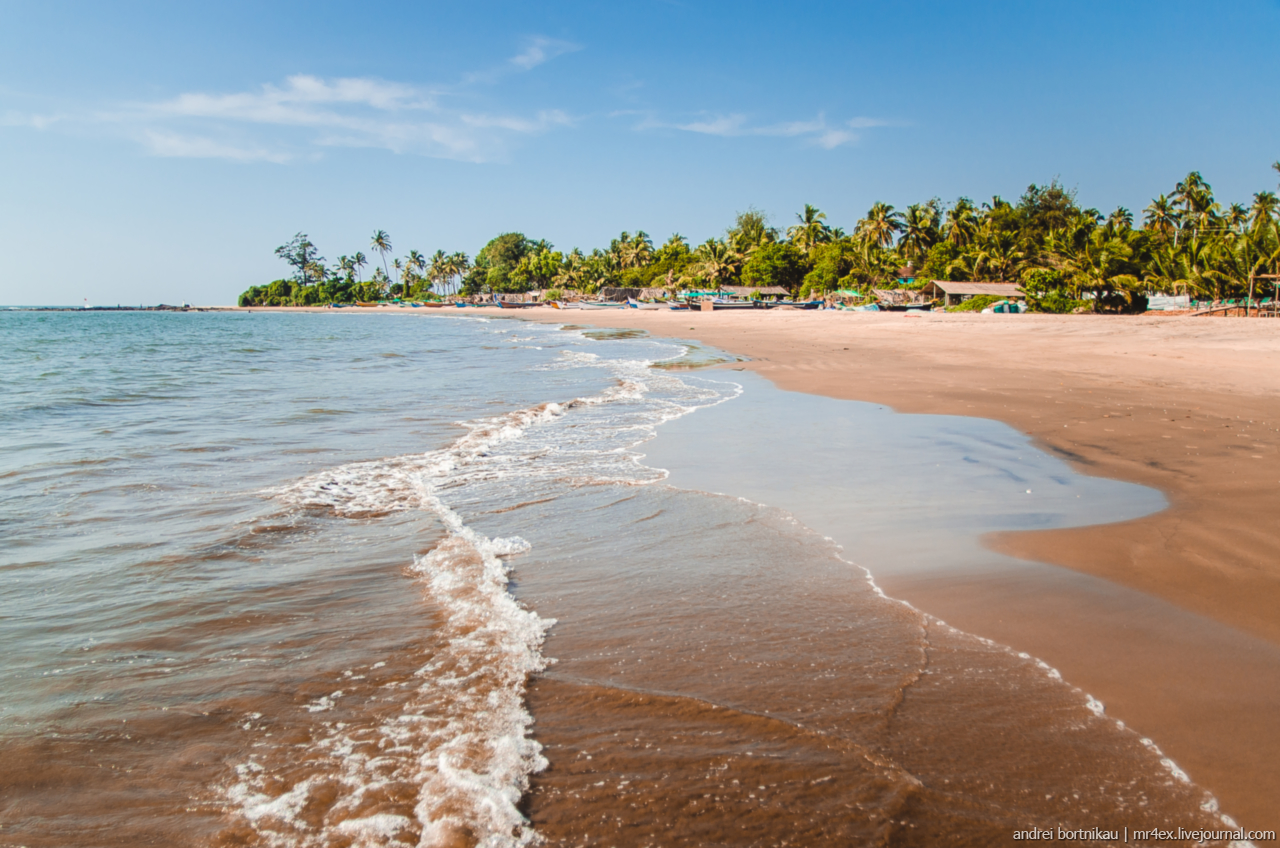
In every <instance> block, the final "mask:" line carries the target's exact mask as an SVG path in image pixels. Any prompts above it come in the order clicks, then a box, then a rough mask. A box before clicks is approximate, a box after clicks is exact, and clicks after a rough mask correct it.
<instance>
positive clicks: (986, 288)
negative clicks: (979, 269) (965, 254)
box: [920, 280, 1027, 306]
mask: <svg viewBox="0 0 1280 848" xmlns="http://www.w3.org/2000/svg"><path fill="white" fill-rule="evenodd" d="M920 293H921V294H923V295H924V296H925V297H928V298H930V299H932V300H938V299H939V298H941V299H942V302H943V303H944V304H945V305H947V306H955V305H956V304H958V303H964V302H965V301H966V300H968V299H969V298H971V297H976V296H977V295H980V294H989V295H995V296H996V297H1003V298H1005V299H1006V300H1026V298H1027V296H1026V294H1024V293H1023V291H1022V289H1020V288H1018V286H1017V284H1016V283H981V282H979V283H955V282H952V281H950V280H934V281H933V282H931V283H929V284H928V285H926V286H925V287H924V288H922V289H920Z"/></svg>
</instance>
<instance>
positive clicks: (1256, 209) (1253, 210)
mask: <svg viewBox="0 0 1280 848" xmlns="http://www.w3.org/2000/svg"><path fill="white" fill-rule="evenodd" d="M1277 211H1280V201H1278V200H1277V199H1276V196H1275V193H1274V192H1270V191H1260V192H1258V193H1257V194H1255V195H1254V196H1253V206H1252V207H1250V209H1249V229H1250V230H1252V231H1254V232H1258V231H1261V230H1263V229H1265V228H1266V226H1267V225H1268V224H1270V223H1271V222H1272V221H1274V220H1275V219H1276V213H1277Z"/></svg>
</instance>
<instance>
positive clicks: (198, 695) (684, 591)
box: [0, 313, 1216, 846]
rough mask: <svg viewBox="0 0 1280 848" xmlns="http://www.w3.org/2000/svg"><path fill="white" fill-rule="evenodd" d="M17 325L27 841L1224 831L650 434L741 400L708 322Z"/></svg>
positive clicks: (4, 743) (11, 695) (21, 798)
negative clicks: (700, 488)
mask: <svg viewBox="0 0 1280 848" xmlns="http://www.w3.org/2000/svg"><path fill="white" fill-rule="evenodd" d="M0 321H3V322H4V328H5V333H6V338H7V339H8V340H10V349H11V355H10V356H9V357H7V358H6V360H5V361H4V362H3V363H2V364H0V393H2V394H0V399H2V404H0V445H2V446H3V448H4V450H3V452H2V453H0V455H2V456H3V459H2V460H0V477H2V478H3V479H4V481H5V485H4V488H3V490H2V491H0V505H2V506H0V527H2V528H3V531H4V533H3V537H2V539H0V580H2V581H3V586H4V589H5V591H4V593H3V595H0V640H2V641H3V644H4V645H5V647H6V650H5V652H4V654H3V656H0V717H2V718H3V729H0V751H2V752H3V756H4V762H5V763H6V769H5V773H4V776H3V777H0V798H3V802H0V803H2V806H0V841H2V842H4V843H6V844H22V845H32V846H34V845H117V844H118V845H125V844H129V845H132V844H145V843H158V844H172V845H185V844H192V845H195V844H202V845H208V844H214V845H219V844H220V845H334V846H339V845H341V846H348V845H386V844H422V845H475V844H483V845H493V846H497V845H513V844H524V843H529V842H532V841H534V840H536V839H537V838H539V837H541V838H544V839H546V840H548V841H550V842H552V843H564V844H599V843H609V844H637V845H638V844H650V843H658V842H661V843H663V844H786V843H791V842H796V841H798V842H803V843H808V844H827V843H830V844H848V842H849V841H850V839H856V840H858V841H862V842H870V843H877V844H917V843H918V844H934V843H936V842H937V841H940V840H942V839H943V838H946V839H948V841H951V842H955V843H956V844H974V845H977V844H990V843H991V842H992V841H1003V840H1004V839H1006V838H1008V836H1009V835H1010V834H1011V833H1012V831H1013V830H1014V829H1015V828H1016V827H1025V826H1028V825H1030V824H1033V823H1039V824H1045V823H1046V822H1048V821H1053V822H1060V823H1063V824H1064V825H1065V824H1071V823H1076V824H1077V825H1078V826H1080V827H1095V826H1106V825H1108V824H1114V823H1117V822H1123V823H1124V824H1128V825H1129V826H1137V824H1138V823H1146V825H1147V826H1156V825H1159V824H1169V823H1173V824H1175V825H1183V826H1191V825H1194V824H1197V823H1204V824H1208V823H1213V822H1214V821H1216V819H1215V817H1214V816H1213V815H1212V814H1211V811H1210V810H1209V809H1202V806H1207V805H1208V798H1207V796H1206V795H1205V793H1204V792H1203V791H1201V790H1200V789H1198V788H1197V787H1195V786H1193V785H1190V784H1189V783H1187V782H1185V781H1184V780H1181V779H1179V775H1178V774H1177V773H1176V771H1172V770H1171V769H1170V768H1169V767H1167V766H1166V765H1162V764H1161V762H1160V756H1159V755H1158V753H1156V752H1155V751H1154V750H1153V749H1152V748H1151V747H1150V746H1149V745H1147V744H1144V743H1143V741H1142V740H1140V739H1138V737H1136V736H1135V735H1133V734H1131V733H1128V732H1127V731H1125V730H1123V729H1122V728H1119V727H1117V726H1116V724H1115V723H1114V722H1113V721H1111V720H1109V719H1107V718H1105V717H1104V716H1101V715H1098V714H1096V713H1095V711H1093V710H1091V709H1090V705H1089V703H1088V702H1087V701H1086V699H1085V697H1084V695H1083V694H1082V693H1079V692H1077V691H1075V690H1073V689H1072V688H1071V687H1070V686H1069V685H1066V684H1064V683H1063V682H1061V681H1060V680H1058V679H1057V678H1056V676H1055V675H1054V674H1053V673H1052V672H1051V671H1050V670H1048V669H1046V668H1045V667H1043V665H1042V664H1038V663H1037V662H1036V661H1035V660H1034V659H1032V658H1030V657H1026V656H1019V655H1016V654H1014V653H1012V652H1010V651H1007V650H1005V649H1002V648H1000V647H999V646H995V645H991V644H987V643H984V642H982V641H980V640H977V639H974V638H973V637H969V636H966V635H965V634H962V633H959V632H956V631H953V630H951V629H950V628H948V627H946V626H944V625H940V624H939V623H937V622H935V621H932V620H931V619H929V618H927V617H926V616H924V615H922V614H920V613H918V612H916V611H915V610H913V609H911V608H909V607H906V606H904V605H902V604H899V603H896V602H894V601H891V600H888V599H886V598H884V597H883V596H882V595H881V594H880V593H879V592H878V591H877V590H876V589H875V587H874V586H873V584H871V583H870V582H869V581H868V579H867V576H866V574H865V573H864V572H862V571H861V570H859V569H858V568H856V567H855V566H853V565H851V564H850V563H849V562H847V561H845V560H844V559H843V558H842V556H841V553H840V551H839V550H838V549H837V548H836V547H835V546H834V545H833V544H832V543H831V542H830V541H828V540H826V539H824V538H823V537H822V536H820V535H818V534H816V533H814V532H813V531H811V530H809V529H808V528H806V527H804V526H802V525H800V524H798V523H797V522H796V521H795V519H794V518H793V517H791V516H790V515H789V514H788V513H786V512H782V511H780V510H777V509H775V508H773V507H770V506H767V505H761V504H757V503H753V502H747V501H742V500H739V499H737V498H732V497H718V496H713V495H707V494H701V493H697V492H690V491H685V490H681V489H678V488H674V487H672V486H670V485H668V484H667V483H665V482H664V480H665V478H666V474H665V472H663V471H662V470H660V469H657V468H654V467H653V466H652V465H649V464H645V463H642V462H640V461H639V450H642V448H640V447H639V446H640V445H642V444H643V443H644V442H645V441H646V440H648V439H649V438H651V437H652V435H653V434H654V433H655V432H656V431H657V429H658V428H660V427H661V426H662V425H663V424H664V423H665V422H668V421H673V420H676V419H679V418H682V417H684V416H687V415H689V414H690V413H691V412H694V411H695V410H697V409H704V408H707V407H709V406H713V405H719V404H730V405H731V404H734V403H736V402H738V398H739V395H740V393H741V391H742V388H741V386H740V385H738V384H737V383H736V382H734V381H733V380H732V377H731V375H726V374H723V373H719V372H715V373H710V372H695V373H690V372H682V371H678V370H669V369H656V368H652V367H650V366H651V365H653V364H654V363H655V362H657V361H659V360H663V359H670V358H671V357H673V356H677V355H679V354H680V353H681V352H682V350H683V348H682V347H681V346H679V345H677V344H674V343H669V342H657V341H654V340H650V339H646V338H590V337H589V336H588V335H587V334H584V333H582V332H579V331H561V330H557V329H555V328H551V327H541V326H534V325H528V324H520V323H516V322H511V321H505V320H489V319H465V318H463V319H459V318H454V317H444V316H431V317H424V316H415V315H412V314H406V315H404V316H400V315H395V316H387V315H377V316H360V315H345V314H332V315H258V314H254V315H244V314H237V315H216V314H215V315H209V314H194V315H191V314H184V315H163V314H159V315H157V314H122V315H96V314H95V315H81V314H75V313H70V314H56V315H33V314H30V313H11V314H5V315H3V316H0ZM697 356H702V354H700V353H699V354H697ZM704 358H705V357H704ZM727 408H731V407H727ZM694 414H695V415H696V412H695V413H694ZM459 422H461V423H459ZM921 426H923V427H924V430H922V436H921V437H922V438H928V425H927V424H924V425H921ZM939 432H941V431H939ZM940 438H941V436H940ZM910 474H911V472H910V471H904V476H910ZM869 485H871V484H869ZM766 503H767V502H766ZM945 506H946V505H945V499H944V502H943V503H942V504H941V505H940V506H939V509H942V511H943V513H944V515H943V516H942V517H941V518H940V519H939V521H940V522H941V523H942V524H943V525H944V526H947V525H946V516H945ZM962 535H963V533H962V532H961V529H959V526H958V525H957V529H956V530H955V533H954V538H960V537H961V536H962ZM529 679H532V681H533V682H532V684H531V685H530V686H528V687H527V686H526V682H527V681H528V680H529ZM535 722H536V723H535Z"/></svg>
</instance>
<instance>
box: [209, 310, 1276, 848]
mask: <svg viewBox="0 0 1280 848" xmlns="http://www.w3.org/2000/svg"><path fill="white" fill-rule="evenodd" d="M229 311H250V312H251V311H252V309H251V308H244V309H235V310H229ZM259 311H261V312H268V313H272V312H286V311H287V312H328V313H332V312H333V310H328V309H323V308H301V307H293V308H289V307H275V308H259ZM366 312H374V313H377V314H393V315H422V314H426V315H436V314H441V313H439V312H438V311H435V310H421V309H419V310H412V309H406V310H400V309H380V310H351V314H365V313H366ZM338 314H347V311H346V310H341V311H339V312H338ZM445 314H453V313H445ZM463 314H468V315H472V316H474V315H477V314H480V315H483V316H484V317H490V318H495V317H500V318H511V319H514V320H523V321H533V322H538V323H547V324H575V325H578V326H590V327H597V328H617V329H635V330H643V331H645V332H647V333H649V334H651V335H653V336H654V337H658V338H675V339H685V340H694V341H698V342H701V343H705V344H706V345H708V346H711V347H714V348H717V349H719V350H722V351H725V352H726V353H730V354H736V355H740V356H744V357H748V360H747V361H743V362H738V363H734V364H733V366H732V367H734V368H743V369H749V370H751V371H754V372H756V373H757V374H759V375H760V376H761V377H763V378H765V379H767V380H769V381H770V382H771V383H773V384H774V385H775V386H777V387H778V388H780V389H784V390H790V391H795V392H801V393H805V394H809V395H818V396H826V397H831V398H837V399H843V400H856V401H866V402H871V403H877V404H883V405H886V406H889V407H892V408H893V409H894V410H896V411H898V412H902V413H922V414H942V415H961V416H971V417H978V418H989V419H994V420H998V421H1002V422H1004V423H1006V424H1008V425H1010V426H1012V427H1013V428H1015V429H1016V430H1018V431H1020V432H1022V433H1024V434H1027V435H1028V436H1030V438H1031V439H1032V442H1033V444H1034V445H1035V446H1036V447H1037V448H1039V449H1041V450H1043V451H1045V452H1047V453H1049V454H1051V455H1053V456H1056V457H1058V458H1061V459H1063V460H1065V461H1067V462H1068V463H1069V464H1070V465H1071V466H1072V467H1073V468H1074V469H1075V470H1076V471H1078V472H1080V473H1082V474H1085V475H1091V476H1099V477H1108V478H1112V479H1118V480H1124V481H1128V482H1133V483H1139V484H1142V485H1146V486H1149V487H1151V488H1154V489H1157V490H1159V491H1160V492H1162V493H1163V494H1164V495H1165V497H1166V498H1167V500H1168V506H1167V508H1165V509H1164V510H1162V511H1160V512H1156V513H1154V514H1152V515H1149V516H1146V517H1143V518H1138V519H1134V520H1132V521H1125V522H1121V523H1116V524H1095V525H1089V526H1084V527H1075V528H1069V529H1057V530H1031V531H1017V532H1001V533H995V534H991V535H990V536H988V537H986V538H984V540H983V541H984V543H985V544H986V545H987V546H988V548H989V549H990V550H992V551H994V552H997V553H998V554H1006V555H1008V556H1011V557H1016V558H1017V560H1020V561H1021V562H1020V563H1017V564H1016V565H1017V567H1015V568H1007V567H1006V568H1000V567H995V568H992V569H991V570H982V569H978V568H973V569H970V570H968V571H965V570H964V569H960V570H959V572H960V573H951V574H946V575H941V574H931V575H923V576H922V575H905V574H898V575H893V574H879V573H877V574H876V575H875V577H876V581H877V583H878V584H879V585H880V586H882V587H883V588H884V590H885V591H886V592H888V593H889V594H890V595H891V596H893V597H895V598H899V599H902V600H905V601H907V602H908V603H910V604H912V605H913V606H915V607H917V608H919V609H921V610H923V611H925V612H927V613H929V614H931V615H934V616H936V617H937V618H939V619H943V620H945V621H947V622H948V623H950V624H952V625H954V626H957V627H959V628H960V629H962V630H964V631H967V632H969V633H973V634H975V635H978V636H982V637H985V638H989V639H992V640H994V641H996V642H998V643H1001V644H1005V645H1009V646H1011V647H1013V648H1014V649H1015V650H1019V651H1027V652H1029V653H1031V654H1033V655H1035V656H1036V657H1038V658H1040V659H1043V660H1044V661H1046V662H1048V663H1049V664H1050V665H1051V666H1053V667H1055V668H1057V669H1058V670H1059V671H1060V672H1061V673H1062V674H1063V676H1064V677H1065V679H1066V680H1068V681H1069V682H1070V683H1071V684H1072V685H1075V686H1078V687H1080V688H1081V689H1083V690H1084V691H1086V692H1088V693H1089V694H1090V695H1092V696H1094V697H1097V698H1099V699H1100V700H1101V701H1102V702H1104V703H1105V704H1106V705H1107V713H1108V714H1109V715H1110V716H1112V717H1113V718H1116V719H1120V720H1122V721H1124V722H1125V723H1126V724H1127V725H1128V726H1130V727H1132V728H1133V729H1134V730H1136V731H1137V732H1139V733H1140V734H1142V735H1144V736H1149V737H1151V738H1152V739H1154V740H1155V742H1156V743H1157V744H1158V745H1160V747H1161V748H1162V749H1163V750H1164V752H1165V754H1166V755H1167V756H1169V757H1170V758H1171V759H1172V760H1173V761H1175V762H1176V763H1177V764H1178V765H1179V766H1180V767H1181V768H1182V769H1184V770H1185V771H1186V772H1187V773H1188V774H1189V775H1190V777H1191V779H1192V780H1193V781H1195V782H1196V783H1198V784H1199V785H1201V786H1202V787H1204V788H1205V789H1207V790H1209V791H1210V792H1212V793H1213V794H1214V795H1215V796H1216V797H1217V798H1218V799H1219V801H1220V802H1221V805H1222V808H1223V809H1224V810H1225V811H1226V812H1227V813H1228V814H1230V815H1231V816H1233V817H1234V818H1235V819H1236V820H1237V821H1239V822H1241V824H1242V825H1243V826H1245V827H1251V828H1254V829H1257V828H1274V827H1275V826H1276V822H1275V818H1274V811H1273V809H1272V806H1273V800H1274V798H1275V797H1277V796H1280V718H1277V717H1276V716H1275V709H1274V706H1275V704H1277V703H1280V620H1278V618H1277V617H1276V616H1275V615H1274V614H1273V612H1272V611H1273V610H1274V609H1276V603H1277V602H1278V601H1280V539H1277V538H1274V537H1271V536H1268V534H1267V532H1266V529H1265V528H1267V527H1268V526H1269V522H1270V511H1271V509H1270V508H1271V506H1272V505H1273V504H1274V501H1275V498H1274V495H1273V493H1274V491H1275V483H1276V481H1277V480H1280V468H1277V459H1280V455H1278V452H1277V445H1278V443H1280V436H1278V433H1280V338H1278V337H1277V334H1276V330H1275V329H1269V328H1271V327H1272V325H1271V324H1270V323H1269V322H1265V321H1246V320H1237V321H1212V320H1209V319H1204V320H1191V319H1188V318H1185V317H1172V316H1170V317H1166V316H1148V317H1132V316H1125V317H1120V316H1116V317H1106V316H1040V315H1020V316H996V315H957V314H945V313H943V314H924V315H920V314H911V313H907V314H902V313H880V314H875V313H830V312H801V311H794V310H790V311H785V312H784V311H770V312H767V313H763V314H760V313H732V312H719V313H717V312H710V313H703V312H670V311H638V310H625V311H624V310H617V311H612V310H611V311H590V312H585V311H570V312H564V311H559V310H550V309H545V310H543V309H537V310H521V311H518V312H515V311H510V312H506V311H502V312H500V311H498V310H489V311H485V312H477V311H466V312H464V313H463ZM1277 329H1280V325H1277ZM1188 416H1191V417H1188ZM1268 475H1270V476H1268ZM1268 481H1270V482H1268ZM797 517H799V518H801V520H803V518H804V517H803V516H797Z"/></svg>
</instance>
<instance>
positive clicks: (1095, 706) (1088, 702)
mask: <svg viewBox="0 0 1280 848" xmlns="http://www.w3.org/2000/svg"><path fill="white" fill-rule="evenodd" d="M733 385H735V386H737V387H738V390H739V391H738V395H740V394H741V393H742V391H744V389H743V387H742V386H741V385H739V384H736V383H734V384H733ZM735 397H737V395H735ZM661 470H663V471H667V469H661ZM667 473H668V474H669V473H670V472H667ZM673 488H676V487H673ZM706 494H711V495H715V496H718V497H727V498H736V499H737V500H738V501H740V502H741V503H746V504H751V505H753V506H756V507H758V508H760V509H771V510H775V511H777V512H780V513H785V514H786V515H788V516H790V518H791V520H792V522H793V523H795V524H797V525H799V526H800V527H802V528H803V529H804V530H805V531H807V532H810V533H814V534H815V535H817V531H816V530H813V529H812V528H810V527H808V526H807V525H805V524H804V523H803V522H801V521H800V520H799V519H798V518H796V517H795V516H794V515H792V514H791V513H789V512H787V511H786V510H782V509H779V508H778V507H774V506H771V505H769V504H765V503H761V502H759V501H754V500H751V499H750V498H744V497H742V496H740V495H730V494H727V493H724V492H707V493H706ZM822 538H823V539H824V540H825V541H827V542H830V543H831V544H832V545H833V546H834V547H835V549H836V551H837V553H836V555H835V556H836V558H837V559H839V560H840V561H841V562H844V563H846V564H848V565H849V566H851V567H853V568H856V569H859V570H860V571H862V573H863V575H864V577H865V579H866V581H867V584H868V585H869V586H870V587H871V591H872V592H873V593H874V594H875V595H877V596H878V597H880V598H883V599H884V600H886V601H889V602H892V603H896V604H901V605H902V606H904V607H906V608H908V609H910V610H912V611H913V612H915V613H916V614H918V615H920V616H921V617H922V618H923V619H924V620H925V621H926V622H927V623H929V624H931V625H935V626H938V627H946V628H947V630H948V631H950V632H951V633H954V634H956V635H959V636H963V637H966V638H970V639H975V640H977V641H978V642H979V643H981V644H982V645H984V646H986V647H989V648H994V649H997V650H1001V651H1005V652H1007V653H1009V654H1013V655H1015V656H1017V657H1019V658H1021V659H1024V660H1027V661H1030V662H1033V663H1034V664H1035V667H1036V668H1037V669H1038V670H1040V671H1041V672H1042V673H1044V675H1045V676H1046V677H1048V678H1049V679H1050V680H1053V681H1055V682H1057V683H1063V684H1065V685H1069V684H1066V681H1065V680H1064V679H1063V677H1062V673H1061V672H1060V671H1058V669H1056V668H1054V667H1053V666H1051V665H1049V664H1048V663H1046V662H1045V661H1044V660H1041V659H1039V658H1037V657H1033V656H1032V655H1031V654H1028V653H1026V652H1024V651H1015V650H1014V649H1013V648H1011V647H1009V646H1008V645H1003V644H1000V643H999V642H995V641H993V640H991V639H987V638H985V637H983V636H979V635H977V634H975V633H968V632H966V631H964V630H960V629H959V628H957V627H953V626H951V625H949V624H947V623H946V622H945V621H943V620H942V619H940V618H938V617H936V616H934V615H932V614H930V613H928V612H925V611H924V610H922V609H920V608H919V607H917V606H915V605H914V604H912V603H911V602H910V601H906V600H903V599H902V598H895V597H892V596H890V595H889V594H887V593H886V592H885V591H884V590H883V589H882V588H880V585H879V584H878V583H876V580H875V575H873V574H872V573H871V569H869V568H867V567H866V566H864V565H861V564H859V563H856V562H854V561H853V560H850V559H847V558H846V557H845V556H844V555H843V553H841V552H842V551H843V547H842V546H841V545H838V544H836V542H835V540H834V539H832V538H831V537H830V536H823V537H822ZM1072 691H1073V692H1075V693H1077V694H1079V695H1082V696H1083V698H1084V704H1083V706H1084V708H1085V709H1086V710H1088V711H1089V712H1090V713H1091V714H1092V715H1093V716H1094V717H1095V718H1105V717H1106V715H1105V713H1106V707H1105V705H1104V704H1103V703H1102V701H1100V700H1098V699H1097V698H1095V697H1093V695H1091V694H1089V693H1088V692H1084V691H1083V690H1081V689H1080V688H1079V687H1072ZM1115 724H1116V727H1117V728H1118V729H1119V730H1121V731H1122V732H1126V733H1132V734H1134V735H1135V736H1136V735H1137V734H1136V732H1135V731H1133V730H1132V728H1129V727H1126V726H1125V723H1124V722H1123V721H1120V720H1119V719H1116V721H1115ZM1139 741H1140V742H1141V744H1142V745H1143V746H1144V747H1146V748H1147V749H1148V750H1149V751H1151V752H1152V754H1154V755H1155V756H1156V757H1157V758H1158V760H1159V764H1160V767H1161V768H1162V769H1164V770H1165V771H1166V772H1168V774H1169V775H1170V776H1171V777H1173V778H1174V779H1175V780H1177V781H1179V782H1180V783H1183V784H1186V785H1195V784H1194V783H1193V782H1192V780H1191V778H1190V777H1189V776H1188V775H1187V773H1186V772H1185V771H1183V770H1182V768H1181V767H1180V766H1178V764H1177V763H1176V762H1174V761H1173V759H1172V758H1170V757H1167V756H1165V754H1164V752H1163V751H1161V750H1160V748H1159V747H1157V746H1156V744H1155V743H1154V742H1152V741H1151V740H1150V739H1147V738H1145V737H1144V738H1141V739H1140V740H1139ZM1197 788H1199V789H1200V790H1201V791H1202V792H1203V793H1204V801H1203V802H1202V803H1201V805H1200V809H1201V810H1202V811H1204V812H1209V813H1218V800H1217V798H1216V797H1214V795H1213V794H1212V793H1211V792H1209V791H1208V790H1206V789H1204V788H1203V787H1197ZM1218 818H1219V819H1220V820H1221V821H1222V822H1223V823H1224V824H1226V825H1227V826H1228V827H1230V828H1238V825H1237V824H1236V823H1235V821H1234V820H1233V819H1232V818H1231V817H1230V816H1228V815H1226V814H1224V813H1218ZM1252 844H1253V843H1251V842H1233V843H1231V845H1232V846H1237V845H1238V846H1240V848H1245V847H1246V846H1252Z"/></svg>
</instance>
